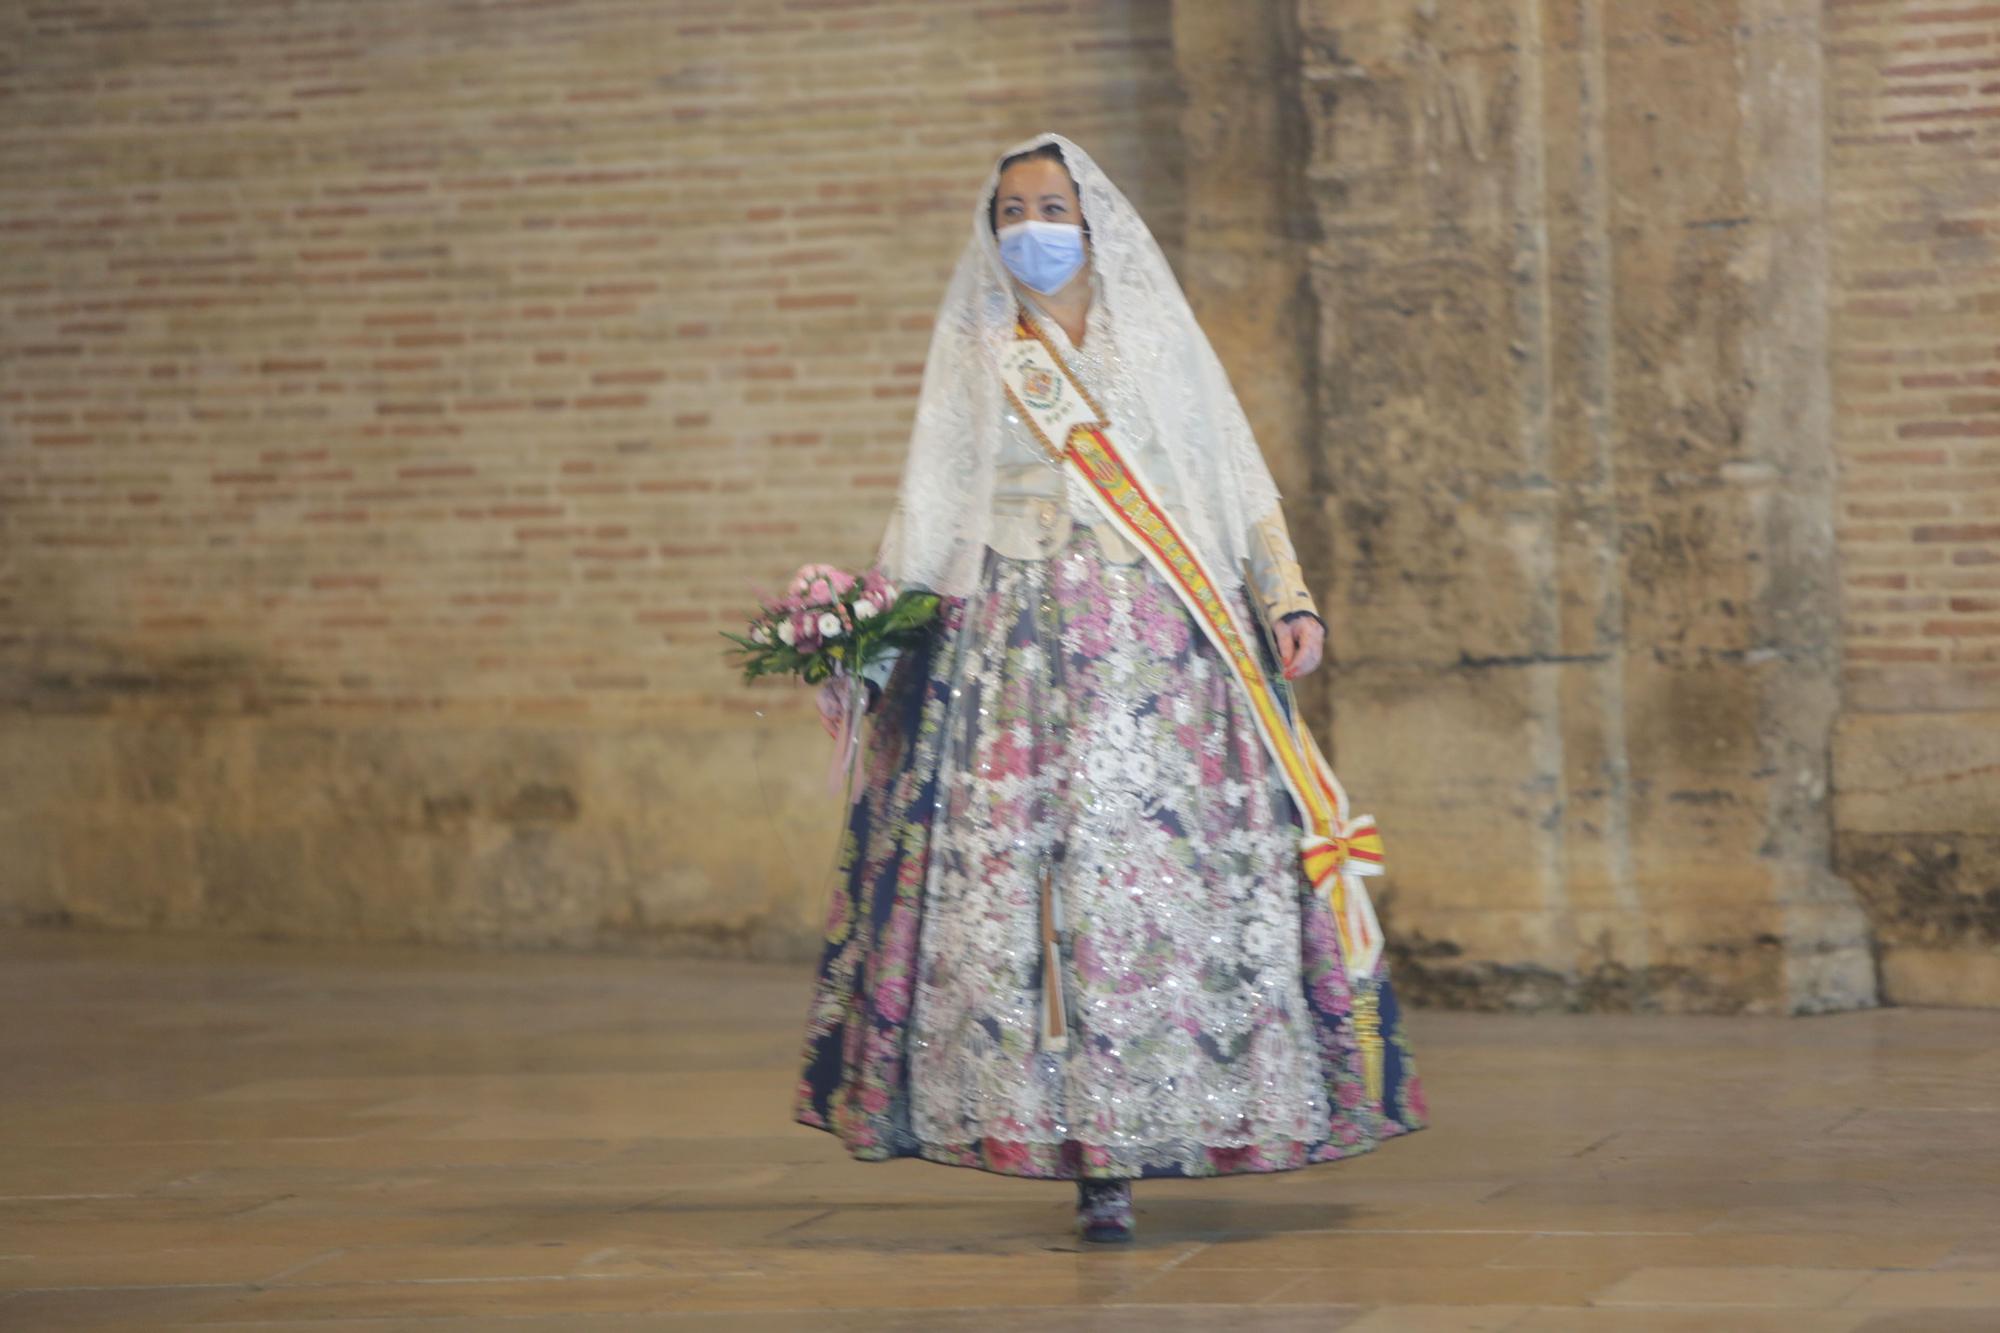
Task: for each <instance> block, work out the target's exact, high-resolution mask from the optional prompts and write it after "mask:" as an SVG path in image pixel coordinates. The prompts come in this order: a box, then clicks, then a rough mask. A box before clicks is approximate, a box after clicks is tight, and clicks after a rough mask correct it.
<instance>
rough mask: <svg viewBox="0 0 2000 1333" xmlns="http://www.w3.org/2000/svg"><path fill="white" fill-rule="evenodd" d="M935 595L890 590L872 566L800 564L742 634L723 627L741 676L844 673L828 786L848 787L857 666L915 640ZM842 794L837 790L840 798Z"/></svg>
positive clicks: (817, 680)
mask: <svg viewBox="0 0 2000 1333" xmlns="http://www.w3.org/2000/svg"><path fill="white" fill-rule="evenodd" d="M937 613H938V597H937V594H935V593H928V592H904V593H898V592H897V591H896V589H895V586H894V585H893V584H891V583H890V582H889V581H888V580H887V579H885V578H883V577H882V575H881V574H880V573H878V572H876V571H875V570H872V569H871V570H868V571H866V572H865V573H862V574H858V575H857V574H850V573H848V572H847V571H846V570H843V569H837V568H835V567H834V566H832V565H806V566H804V567H802V568H801V569H800V570H799V572H798V573H796V574H794V575H793V576H792V582H791V586H790V587H788V588H787V589H786V590H785V595H784V596H782V597H780V598H778V599H777V600H776V601H772V602H766V603H765V604H764V605H763V606H762V607H761V608H760V609H759V610H758V613H757V615H756V617H755V618H754V619H752V620H751V622H750V627H749V629H748V631H747V632H745V633H743V634H731V633H729V632H728V631H727V630H724V631H723V635H722V637H724V638H725V639H728V640H729V641H730V642H731V643H733V644H735V645H736V647H735V648H733V649H731V650H729V651H730V652H731V653H732V654H733V655H734V656H735V658H736V660H737V662H738V664H739V665H740V666H741V667H742V668H743V679H744V680H745V681H753V680H756V679H757V678H758V677H759V676H783V675H793V676H797V677H798V678H799V679H800V680H802V681H804V682H805V683H806V684H808V685H819V684H823V683H824V682H826V681H829V680H834V679H840V678H844V679H845V680H846V682H847V692H846V693H847V701H846V707H845V709H844V710H843V711H842V714H841V716H840V717H839V719H838V720H837V721H836V720H834V719H831V718H829V726H830V727H831V728H832V729H833V738H834V748H833V762H832V766H831V768H830V769H829V770H828V772H827V782H828V785H829V786H830V787H832V788H834V789H836V790H843V792H844V794H845V793H851V792H852V791H853V786H854V766H855V764H856V762H857V760H858V759H859V757H860V749H861V713H862V699H863V690H862V683H861V672H862V670H863V668H865V667H866V666H867V665H868V664H869V663H870V662H872V661H874V660H875V659H876V658H877V657H879V656H881V655H882V654H883V653H885V652H887V651H890V650H892V649H897V648H904V647H908V646H909V645H911V644H913V643H915V642H916V641H917V639H918V638H919V637H920V636H921V635H922V634H923V632H924V630H925V629H926V628H927V627H928V626H929V625H930V623H931V622H932V621H933V620H935V619H936V618H937ZM844 803H845V797H844V796H843V804H844Z"/></svg>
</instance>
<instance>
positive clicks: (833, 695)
mask: <svg viewBox="0 0 2000 1333" xmlns="http://www.w3.org/2000/svg"><path fill="white" fill-rule="evenodd" d="M813 702H814V703H816V704H818V705H819V724H820V726H822V727H824V728H825V729H826V734H827V735H829V736H838V735H840V719H841V718H843V717H845V716H846V715H847V681H846V680H845V679H844V678H843V677H840V676H834V677H833V678H831V679H829V680H825V681H822V682H820V687H819V693H818V694H817V695H816V696H814V699H813Z"/></svg>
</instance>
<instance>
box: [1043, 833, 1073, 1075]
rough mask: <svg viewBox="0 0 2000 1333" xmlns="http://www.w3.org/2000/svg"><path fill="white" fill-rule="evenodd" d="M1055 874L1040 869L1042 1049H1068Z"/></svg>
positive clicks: (1049, 868)
mask: <svg viewBox="0 0 2000 1333" xmlns="http://www.w3.org/2000/svg"><path fill="white" fill-rule="evenodd" d="M1057 914H1058V912H1057V899H1056V885H1055V874H1054V871H1053V869H1052V868H1051V867H1048V866H1044V867H1043V868H1042V1013H1043V1022H1042V1049H1043V1050H1045V1051H1066V1050H1068V1049H1069V1016H1068V1014H1066V1013H1065V1012H1064V1011H1063V996H1062V953H1061V952H1060V950H1059V948H1058V946H1057V944H1056V917H1057Z"/></svg>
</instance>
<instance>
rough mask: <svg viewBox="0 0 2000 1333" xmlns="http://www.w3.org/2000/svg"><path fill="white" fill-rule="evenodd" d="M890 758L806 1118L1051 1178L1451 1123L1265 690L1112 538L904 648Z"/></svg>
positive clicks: (838, 901)
mask: <svg viewBox="0 0 2000 1333" xmlns="http://www.w3.org/2000/svg"><path fill="white" fill-rule="evenodd" d="M1243 609H1244V613H1245V615H1246V616H1247V615H1248V614H1249V609H1248V607H1247V606H1246V607H1244V608H1243ZM863 762H864V770H863V775H862V777H861V778H860V779H859V781H858V791H857V793H856V796H855V799H854V802H853V804H852V806H851V807H850V809H849V811H848V817H847V827H846V832H845V838H844V841H843V844H842V850H841V857H840V862H839V874H838V877H837V882H836V884H835V887H834V890H833V893H832V895H831V899H832V900H831V905H830V910H829V914H828V919H827V925H826V942H825V949H824V951H823V953H822V956H821V960H820V965H819V969H818V975H817V980H816V984H815V991H814V997H813V1002H812V1007H811V1010H810V1013H809V1015H808V1020H807V1031H806V1041H805V1049H804V1053H803V1064H804V1070H803V1074H802V1076H801V1078H800V1080H799V1084H798V1088H797V1093H796V1096H795V1104H794V1114H795V1119H796V1120H798V1121H799V1122H800V1123H802V1124H807V1125H812V1126H814V1127H816V1128H820V1129H825V1130H827V1131H829V1132H831V1133H833V1134H835V1135H837V1136H838V1137H839V1138H840V1139H841V1140H842V1142H843V1143H844V1144H845V1145H846V1146H847V1148H848V1150H849V1152H850V1153H852V1154H853V1155H854V1156H855V1157H857V1158H861V1159H864V1160H882V1159H887V1158H892V1157H908V1156H916V1157H923V1158H927V1159H930V1160H932V1161H938V1162H946V1163H950V1164H953V1165H959V1166H970V1167H976V1168H980V1169H983V1170H987V1171H993V1172H998V1173H1001V1174H1006V1175H1016V1176H1032V1177H1043V1178H1071V1177H1078V1176H1095V1177H1148V1176H1213V1175H1225V1174H1234V1173H1240V1172H1257V1171H1284V1170H1291V1169H1294V1168H1298V1167H1302V1166H1305V1165H1307V1164H1309V1163H1312V1162H1321V1161H1331V1160H1334V1159H1337V1158H1342V1157H1348V1156H1352V1155H1354V1154H1356V1153H1361V1152H1366V1151H1368V1150H1369V1149H1371V1148H1373V1147H1374V1146H1375V1144H1376V1143H1377V1142H1378V1141H1380V1140H1381V1139H1384V1138H1388V1137H1392V1136H1394V1135H1397V1134H1403V1133H1407V1132H1409V1131H1411V1130H1415V1129H1419V1128H1422V1127H1423V1125H1424V1124H1425V1123H1426V1117H1427V1110H1426V1107H1425V1102H1424V1096H1423V1088H1422V1084H1421V1081H1420V1080H1419V1078H1418V1076H1417V1071H1416V1066H1415V1062H1414V1059H1413V1058H1412V1055H1411V1052H1410V1050H1409V1047H1408V1043H1407V1040H1406V1039H1405V1036H1404V1034H1403V1031H1402V1027H1401V1024H1400V1022H1399V1016H1398V1013H1397V1009H1396V1004H1395V999H1394V995H1393V992H1392V991H1391V990H1390V988H1389V985H1388V978H1387V975H1386V972H1379V971H1378V973H1377V976H1376V977H1375V979H1374V980H1373V982H1372V983H1370V984H1372V985H1374V986H1375V987H1376V989H1377V995H1378V998H1379V1015H1380V1033H1381V1040H1382V1057H1381V1058H1382V1075H1383V1078H1382V1095H1381V1097H1380V1099H1379V1100H1378V1099H1374V1098H1370V1097H1369V1096H1368V1095H1367V1093H1366V1092H1365V1090H1364V1079H1363V1074H1362V1067H1363V1066H1362V1055H1361V1051H1360V1049H1359V1045H1358V1043H1357V1040H1356V1035H1355V1027H1354V1023H1353V1020H1352V1014H1351V1010H1352V1000H1353V996H1352V994H1351V991H1350V984H1349V980H1348V977H1347V974H1346V972H1345V970H1344V968H1343V966H1342V963H1341V957H1340V944H1339V937H1338V935H1337V933H1336V931H1335V928H1334V922H1333V918H1332V914H1331V912H1330V911H1329V909H1328V907H1327V904H1326V901H1325V899H1323V898H1321V897H1320V896H1318V895H1317V894H1315V893H1314V892H1313V891H1312V890H1311V888H1310V886H1309V885H1308V884H1307V882H1306V881H1305V879H1304V877H1303V875H1302V874H1301V872H1300V869H1299V861H1298V838H1299V816H1298V813H1297V810H1296V807H1295V805H1294V803H1293V801H1292V798H1291V796H1290V794H1289V793H1288V792H1287V791H1286V790H1285V788H1284V786H1283V783H1282V781H1281V780H1280V778H1279V776H1278V774H1277V770H1276V768H1275V766H1274V765H1273V764H1272V763H1271V761H1270V759H1269V755H1268V753H1267V752H1266V750H1265V749H1264V746H1263V742H1262V740H1261V739H1260V738H1259V736H1258V734H1257V731H1256V729H1255V724H1254V722H1253V721H1252V718H1251V715H1250V712H1249V704H1248V701H1247V700H1246V699H1244V697H1243V696H1242V693H1241V690H1240V689H1239V688H1238V687H1237V685H1236V684H1235V682H1234V680H1233V679H1232V678H1231V676H1230V674H1229V670H1228V667H1227V666H1226V665H1225V664H1224V663H1223V662H1222V660H1221V659H1220V658H1219V657H1218V656H1217V655H1216V653H1215V651H1214V649H1213V648H1212V646H1211V645H1210V644H1209V642H1208V640H1207V638H1206V637H1205V636H1204V635H1203V634H1202V632H1201V631H1200V628H1199V627H1198V626H1197V625H1196V623H1195V622H1194V620H1193V619H1192V617H1191V616H1190V615H1189V614H1188V612H1187V611H1186V609H1185V608H1184V607H1183V606H1182V605H1181V603H1180V602H1179V600H1178V599H1177V598H1176V597H1175V595H1174V593H1173V591H1172V589H1171V588H1169V587H1168V586H1167V584H1166V583H1165V581H1164V580H1163V579H1161V578H1160V577H1159V575H1158V574H1157V573H1156V572H1155V571H1154V570H1153V569H1152V567H1151V566H1150V565H1148V564H1146V563H1145V562H1144V561H1140V562H1137V563H1133V564H1122V563H1117V562H1114V561H1111V560H1108V559H1106V558H1105V557H1104V555H1103V552H1102V550H1101V549H1100V547H1099V546H1098V543H1097V540H1096V537H1095V535H1094V534H1093V532H1092V529H1091V528H1090V527H1089V526H1088V525H1086V524H1083V523H1078V524H1077V525H1076V526H1075V527H1074V529H1073V531H1072V534H1071V537H1070V539H1069V541H1068V543H1067V545H1066V546H1064V547H1063V549H1061V550H1060V551H1058V552H1057V553H1056V554H1055V555H1053V556H1051V557H1050V558H1049V559H1047V560H1016V559H1008V558H1003V557H1001V556H998V555H996V554H992V553H990V552H989V554H988V559H987V563H986V569H985V575H984V578H983V581H982V586H981V587H980V589H979V590H978V592H976V593H975V594H974V595H973V596H971V597H968V598H965V599H963V600H959V601H953V602H950V603H948V604H947V606H946V610H945V615H944V616H943V618H942V619H941V621H940V623H939V629H938V632H937V633H935V634H933V635H932V636H930V638H929V640H928V641H927V642H926V643H925V644H924V645H923V646H922V647H920V648H918V649H915V650H912V651H911V652H909V653H906V654H905V655H904V658H903V660H902V661H901V662H899V663H898V665H897V670H896V673H895V675H894V677H893V678H892V679H891V681H890V683H889V687H888V689H887V691H886V692H885V694H884V697H883V699H882V702H881V704H880V706H879V708H878V712H877V716H876V717H875V719H874V723H873V726H872V729H871V732H870V735H869V738H868V743H867V746H866V749H865V754H864V760H863ZM1045 928H1046V931H1045ZM1046 932H1052V933H1053V934H1054V937H1055V940H1054V947H1053V949H1050V948H1049V947H1048V945H1047V944H1046V942H1045V933H1046ZM1051 960H1053V962H1051ZM1051 969H1053V971H1052V970H1051ZM1051 985H1053V986H1056V987H1059V989H1060V992H1061V997H1062V1005H1061V1009H1062V1015H1063V1027H1062V1029H1061V1033H1060V1039H1056V1033H1055V1031H1054V1030H1053V1029H1052V1027H1051V1024H1050V1022H1049V1014H1050V1009H1049V1008H1048V1007H1047V1005H1046V999H1047V997H1046V994H1045V987H1048V986H1051Z"/></svg>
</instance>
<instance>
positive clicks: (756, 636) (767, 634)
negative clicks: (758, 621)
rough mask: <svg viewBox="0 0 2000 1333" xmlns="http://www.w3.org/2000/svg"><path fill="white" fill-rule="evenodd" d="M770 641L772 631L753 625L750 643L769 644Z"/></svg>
mask: <svg viewBox="0 0 2000 1333" xmlns="http://www.w3.org/2000/svg"><path fill="white" fill-rule="evenodd" d="M770 641H771V631H770V630H768V629H766V628H765V627H764V626H762V625H753V626H752V627H751V629H750V642H752V643H769V642H770Z"/></svg>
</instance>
